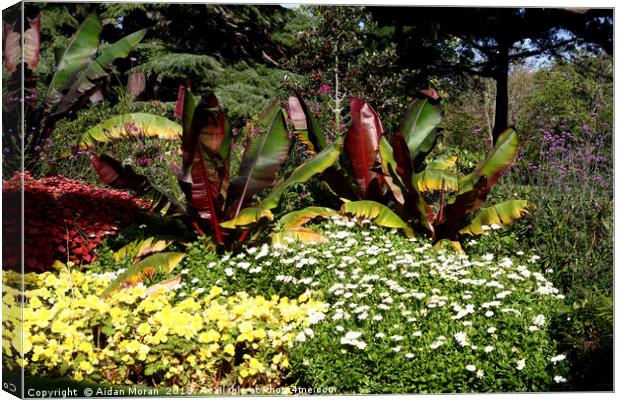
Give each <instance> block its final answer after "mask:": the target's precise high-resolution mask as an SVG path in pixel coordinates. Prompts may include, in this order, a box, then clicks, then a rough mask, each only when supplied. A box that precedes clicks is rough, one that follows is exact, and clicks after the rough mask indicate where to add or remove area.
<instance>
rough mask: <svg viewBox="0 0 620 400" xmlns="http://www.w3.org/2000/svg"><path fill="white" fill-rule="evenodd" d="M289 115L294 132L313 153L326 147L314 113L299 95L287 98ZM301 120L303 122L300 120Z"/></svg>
mask: <svg viewBox="0 0 620 400" xmlns="http://www.w3.org/2000/svg"><path fill="white" fill-rule="evenodd" d="M288 105H289V115H290V117H291V120H292V122H293V126H294V127H295V134H296V135H297V137H299V139H300V140H301V141H302V142H303V143H305V144H306V145H308V147H309V148H310V150H311V151H312V152H314V153H316V152H319V151H321V150H323V149H324V148H326V147H327V140H326V139H325V134H324V133H323V130H322V129H321V125H320V124H319V122H318V121H317V119H316V117H315V116H314V114H313V113H312V112H311V111H310V110H309V109H308V106H307V105H306V103H305V102H304V100H303V98H302V97H301V95H299V94H296V95H295V96H291V97H289V99H288ZM302 121H303V122H302Z"/></svg>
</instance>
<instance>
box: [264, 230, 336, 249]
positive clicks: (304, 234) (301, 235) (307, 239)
mask: <svg viewBox="0 0 620 400" xmlns="http://www.w3.org/2000/svg"><path fill="white" fill-rule="evenodd" d="M327 241H328V239H327V238H326V237H325V236H323V235H321V234H320V233H318V232H315V231H313V230H312V229H308V228H303V227H297V228H291V229H289V230H286V231H282V232H277V233H274V234H273V235H272V236H271V244H274V245H275V244H280V245H285V246H286V245H288V244H289V242H300V243H304V244H310V243H325V242H327Z"/></svg>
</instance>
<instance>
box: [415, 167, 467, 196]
mask: <svg viewBox="0 0 620 400" xmlns="http://www.w3.org/2000/svg"><path fill="white" fill-rule="evenodd" d="M412 184H413V185H414V186H415V187H416V188H417V189H418V190H419V191H420V192H429V191H433V190H445V191H447V192H456V191H458V190H459V179H458V177H457V176H456V175H455V174H453V173H452V172H448V171H442V170H439V169H429V168H426V169H425V170H424V171H422V172H420V173H419V174H415V175H413V181H412Z"/></svg>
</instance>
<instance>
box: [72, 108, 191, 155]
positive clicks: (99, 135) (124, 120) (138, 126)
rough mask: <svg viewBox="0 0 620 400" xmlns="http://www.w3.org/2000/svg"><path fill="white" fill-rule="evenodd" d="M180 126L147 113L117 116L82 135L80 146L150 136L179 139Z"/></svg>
mask: <svg viewBox="0 0 620 400" xmlns="http://www.w3.org/2000/svg"><path fill="white" fill-rule="evenodd" d="M181 130H182V128H181V126H180V125H179V124H177V123H176V122H173V121H170V120H169V119H167V118H164V117H160V116H158V115H154V114H147V113H132V114H123V115H117V116H115V117H112V118H109V119H107V120H105V121H104V122H102V123H100V124H98V125H95V126H93V127H92V128H90V129H89V130H87V131H86V132H84V133H83V134H82V137H81V138H80V146H81V147H82V148H85V147H88V146H93V145H95V144H96V143H106V142H109V141H111V140H113V139H122V138H124V137H126V136H150V137H157V138H160V139H166V140H176V139H179V138H180V137H181Z"/></svg>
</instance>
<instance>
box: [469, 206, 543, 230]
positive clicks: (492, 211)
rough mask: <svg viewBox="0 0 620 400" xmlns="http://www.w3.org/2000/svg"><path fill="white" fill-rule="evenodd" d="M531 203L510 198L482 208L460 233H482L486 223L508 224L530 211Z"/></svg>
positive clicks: (487, 224)
mask: <svg viewBox="0 0 620 400" xmlns="http://www.w3.org/2000/svg"><path fill="white" fill-rule="evenodd" d="M530 207H531V205H530V203H529V202H528V201H526V200H508V201H503V202H501V203H498V204H495V205H494V206H491V207H488V208H485V209H483V210H480V211H479V212H478V213H477V214H476V216H475V217H474V219H472V220H471V222H470V223H469V225H467V226H466V227H465V228H463V229H461V230H460V231H459V233H461V234H465V235H482V234H483V233H484V229H482V227H483V226H484V225H486V226H490V225H493V224H496V225H506V224H509V223H511V222H512V221H514V220H517V219H519V218H521V217H523V216H524V215H526V214H527V213H528V210H529V208H530Z"/></svg>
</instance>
